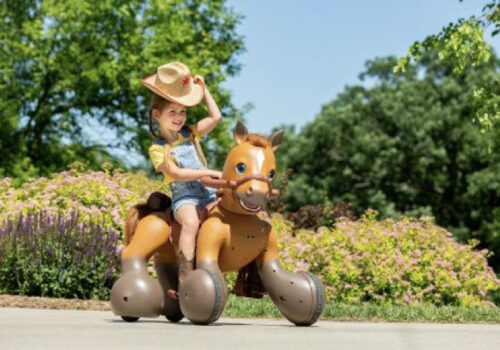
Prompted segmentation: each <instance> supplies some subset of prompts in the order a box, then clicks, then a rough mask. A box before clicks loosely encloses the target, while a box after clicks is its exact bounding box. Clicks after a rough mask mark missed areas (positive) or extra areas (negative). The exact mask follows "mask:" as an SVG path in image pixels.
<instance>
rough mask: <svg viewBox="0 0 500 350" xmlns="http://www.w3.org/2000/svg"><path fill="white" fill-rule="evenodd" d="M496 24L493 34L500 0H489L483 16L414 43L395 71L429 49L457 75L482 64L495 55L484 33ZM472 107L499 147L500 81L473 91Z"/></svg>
mask: <svg viewBox="0 0 500 350" xmlns="http://www.w3.org/2000/svg"><path fill="white" fill-rule="evenodd" d="M460 1H462V0H460ZM491 26H493V29H492V31H491V36H492V37H494V36H497V35H498V33H500V0H489V1H487V2H486V4H485V5H484V6H483V8H482V14H481V15H480V16H474V15H473V16H470V17H469V18H460V19H458V20H457V22H456V23H450V24H449V25H447V26H446V27H444V28H443V29H442V30H441V32H439V33H437V34H433V35H429V36H428V37H426V38H425V39H423V40H422V41H421V42H418V41H417V42H415V43H414V44H413V45H411V46H410V48H409V49H408V53H407V55H406V56H405V57H403V58H401V59H399V61H398V63H397V65H395V67H394V71H395V72H397V71H404V70H405V69H406V68H407V67H408V64H409V63H410V62H411V60H412V59H414V60H418V59H419V58H420V57H421V56H422V55H424V54H425V53H426V52H429V51H431V52H437V53H438V58H439V59H440V60H441V61H443V62H446V64H448V65H451V66H452V67H453V72H454V74H457V75H460V74H463V72H464V71H465V70H466V69H467V68H468V67H475V66H479V65H481V64H483V63H486V62H488V61H489V60H490V59H491V57H492V54H491V53H492V48H491V46H490V45H489V44H488V43H487V42H486V41H485V38H484V32H485V30H486V29H488V28H489V27H491ZM473 97H474V98H473V101H472V103H471V106H472V107H473V108H474V113H472V114H471V116H473V118H474V120H476V121H478V122H479V123H480V125H481V126H482V129H483V131H484V132H491V133H493V134H494V135H495V140H496V142H495V144H494V145H493V146H494V147H496V148H499V147H500V80H499V78H498V77H495V78H494V79H493V80H490V81H485V82H484V83H483V85H481V86H477V87H476V88H475V91H474V95H473Z"/></svg>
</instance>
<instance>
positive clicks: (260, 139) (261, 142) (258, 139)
mask: <svg viewBox="0 0 500 350" xmlns="http://www.w3.org/2000/svg"><path fill="white" fill-rule="evenodd" d="M243 142H249V143H250V144H251V145H252V146H256V147H261V148H266V147H271V141H269V139H268V138H267V137H265V136H262V135H259V134H246V135H245V138H244V139H243Z"/></svg>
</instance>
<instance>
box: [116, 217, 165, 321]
mask: <svg viewBox="0 0 500 350" xmlns="http://www.w3.org/2000/svg"><path fill="white" fill-rule="evenodd" d="M169 236H170V227H169V225H168V223H167V222H166V220H165V218H164V217H163V216H162V214H160V213H153V214H151V215H148V216H146V217H144V218H143V219H141V220H140V221H139V223H138V224H137V228H136V229H135V232H134V236H133V237H132V239H131V241H130V244H129V245H128V246H127V247H126V248H125V249H124V250H123V253H122V256H121V272H122V275H121V277H120V278H119V279H118V280H117V281H116V283H115V284H114V285H113V288H112V290H111V307H112V309H113V313H114V314H115V315H118V316H122V318H123V319H124V320H125V321H136V320H138V319H139V317H158V316H159V315H160V314H161V313H162V310H163V308H164V293H163V291H162V287H161V286H160V283H158V281H157V280H155V279H154V278H152V277H151V276H150V275H149V272H148V269H147V261H148V260H149V259H150V258H151V256H152V255H153V254H154V253H155V252H156V251H157V250H158V249H159V248H160V247H161V246H162V245H165V244H166V243H167V241H168V238H169Z"/></svg>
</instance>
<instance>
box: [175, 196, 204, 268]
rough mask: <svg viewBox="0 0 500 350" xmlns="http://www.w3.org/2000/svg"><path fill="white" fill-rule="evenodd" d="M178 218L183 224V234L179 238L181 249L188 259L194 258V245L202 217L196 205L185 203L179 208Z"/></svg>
mask: <svg viewBox="0 0 500 350" xmlns="http://www.w3.org/2000/svg"><path fill="white" fill-rule="evenodd" d="M176 219H177V221H178V222H179V223H180V224H181V226H182V228H181V236H180V238H179V250H180V251H181V252H182V253H183V254H184V257H185V258H186V259H187V260H193V259H194V247H195V243H196V235H197V233H198V229H199V227H200V219H199V217H198V211H197V210H196V205H194V204H185V205H183V206H181V207H180V208H179V210H177V213H176Z"/></svg>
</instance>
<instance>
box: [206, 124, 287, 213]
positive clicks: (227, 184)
mask: <svg viewBox="0 0 500 350" xmlns="http://www.w3.org/2000/svg"><path fill="white" fill-rule="evenodd" d="M233 136H234V139H235V141H236V145H235V146H234V147H233V148H232V149H231V150H230V151H229V154H228V156H227V158H226V162H225V163H224V168H223V171H222V179H221V180H219V181H218V182H217V181H215V180H214V181H213V183H212V186H214V185H215V186H217V187H220V190H219V194H220V195H221V196H222V199H221V202H220V204H219V205H220V206H221V207H222V208H224V209H226V210H228V211H231V212H234V213H238V214H244V215H255V214H256V213H257V212H259V211H260V210H261V209H264V208H265V207H266V205H267V203H268V202H269V199H270V197H271V196H277V195H278V193H279V192H278V191H277V190H275V189H273V186H272V181H273V179H274V177H275V176H276V159H275V157H274V151H275V150H276V149H277V148H278V146H279V144H280V142H281V139H282V136H283V130H279V131H276V132H275V133H273V134H272V135H271V136H269V137H265V136H262V135H258V134H249V133H248V131H247V128H246V127H245V125H243V124H242V123H240V122H238V123H237V124H236V127H235V128H234V130H233ZM204 183H206V184H207V185H209V186H210V185H211V184H210V182H209V181H204Z"/></svg>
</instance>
